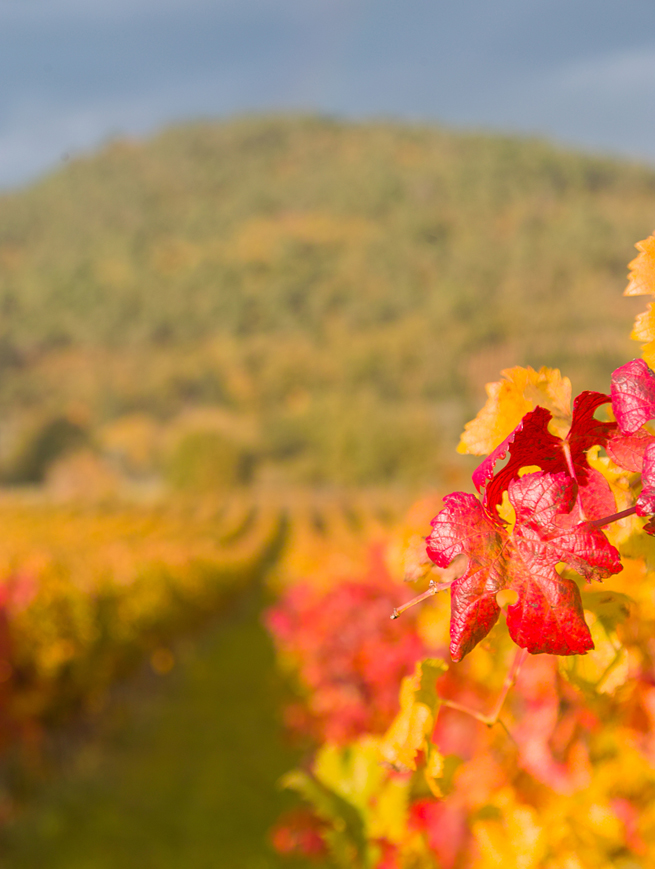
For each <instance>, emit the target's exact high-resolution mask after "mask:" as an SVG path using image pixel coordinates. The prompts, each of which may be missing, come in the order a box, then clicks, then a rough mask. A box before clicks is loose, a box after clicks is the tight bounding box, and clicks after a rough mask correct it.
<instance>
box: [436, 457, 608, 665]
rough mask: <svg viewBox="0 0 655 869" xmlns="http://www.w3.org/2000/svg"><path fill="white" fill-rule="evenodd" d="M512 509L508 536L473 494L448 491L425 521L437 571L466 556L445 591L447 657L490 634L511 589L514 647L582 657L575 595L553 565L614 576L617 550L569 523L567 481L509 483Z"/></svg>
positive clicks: (583, 629)
mask: <svg viewBox="0 0 655 869" xmlns="http://www.w3.org/2000/svg"><path fill="white" fill-rule="evenodd" d="M508 496H509V500H510V503H511V504H512V506H513V507H514V510H515V512H516V523H515V525H514V528H513V529H512V531H511V533H510V532H508V530H507V528H506V527H505V526H504V525H503V524H502V523H501V522H500V520H495V519H492V518H491V516H490V515H489V514H488V513H487V511H486V510H485V508H484V507H483V505H482V504H481V503H480V502H479V501H478V500H477V498H475V496H473V495H468V494H465V493H464V492H455V493H453V494H452V495H449V496H448V497H447V498H445V499H444V501H445V504H446V506H445V507H444V509H443V510H442V511H441V512H440V513H439V514H438V515H437V516H436V517H435V518H434V519H433V521H432V533H431V534H430V537H429V538H428V544H427V551H428V555H429V556H430V558H431V559H432V560H433V561H434V562H435V564H437V565H438V566H439V567H447V566H448V565H449V564H450V562H451V561H452V559H453V558H454V557H455V556H456V555H460V554H464V555H466V556H468V566H467V569H466V571H465V573H464V574H463V575H462V576H460V577H459V578H457V579H455V580H454V581H453V583H452V586H451V622H450V640H451V642H450V654H451V656H452V658H453V660H454V661H459V660H461V659H462V658H463V657H464V655H466V654H468V652H470V651H471V649H473V648H474V647H475V646H476V645H477V644H478V643H479V642H480V640H482V639H483V638H484V637H485V636H486V635H487V634H488V633H489V631H490V630H491V628H492V627H493V626H494V624H495V623H496V620H497V619H498V615H499V613H500V607H499V605H498V603H497V601H496V594H497V593H498V592H499V591H501V590H502V589H510V588H511V589H514V590H515V591H516V592H517V593H518V600H517V602H516V603H515V604H512V605H510V606H509V607H508V610H507V626H508V628H509V632H510V636H511V637H512V639H513V640H514V642H515V643H516V644H517V645H519V646H521V647H522V648H525V649H527V650H528V652H530V653H532V654H538V653H540V652H546V653H549V654H552V655H572V654H584V653H585V652H587V651H589V650H590V649H592V648H593V642H592V639H591V634H590V633H589V629H588V627H587V625H586V623H585V621H584V616H583V611H582V603H581V600H580V592H579V591H578V587H577V585H576V584H575V582H574V581H573V580H572V579H569V578H567V577H564V576H561V575H560V574H559V573H558V572H557V570H556V566H557V564H559V563H560V562H565V563H566V564H567V565H569V566H571V567H572V568H574V569H575V570H576V571H578V572H579V573H581V574H582V575H583V576H585V577H587V578H588V579H592V578H597V579H601V578H603V577H607V576H609V575H610V574H612V573H618V572H619V571H620V570H621V569H622V568H621V562H620V559H619V554H618V552H617V550H616V549H615V548H614V547H613V546H611V545H610V543H609V541H608V540H607V538H606V537H605V535H604V534H603V532H602V531H600V530H599V529H597V528H593V527H591V526H590V525H588V524H586V523H578V524H575V522H576V518H575V514H572V513H571V511H572V509H573V507H574V505H575V502H576V497H577V486H576V483H575V481H574V480H573V479H572V478H571V477H570V476H569V475H568V474H567V473H566V472H561V473H556V474H549V473H543V472H541V471H539V472H537V473H533V474H526V475H525V476H523V477H521V478H519V479H514V480H511V481H510V483H509V486H508Z"/></svg>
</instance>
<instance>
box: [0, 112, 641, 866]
mask: <svg viewBox="0 0 655 869" xmlns="http://www.w3.org/2000/svg"><path fill="white" fill-rule="evenodd" d="M654 226H655V170H653V169H649V168H645V167H642V166H639V165H633V164H629V163H627V162H620V161H617V160H610V159H605V158H601V157H591V156H586V155H583V154H577V153H572V152H568V151H565V150H561V149H558V148H555V147H554V146H552V145H549V144H547V143H544V142H541V141H530V140H525V139H518V138H512V137H502V136H490V135H473V134H463V133H454V132H450V131H447V130H443V129H439V128H435V127H420V126H409V125H407V126H401V125H397V124H391V123H377V124H346V123H341V122H337V121H334V120H330V119H326V118H316V117H289V118H279V117H276V118H265V117H264V118H256V117H253V118H243V119H239V120H234V121H230V122H220V123H218V122H217V123H204V124H195V125H192V126H186V127H179V128H176V129H171V130H168V131H166V132H163V133H161V134H160V135H158V136H157V137H155V138H153V139H151V140H149V141H146V142H137V141H116V142H113V143H111V144H108V145H107V146H106V147H105V148H104V149H102V150H101V151H100V152H99V153H97V154H95V155H93V156H90V157H88V158H84V159H78V160H76V161H74V162H72V163H71V164H69V165H67V166H66V167H65V168H62V169H60V170H59V171H57V172H55V173H53V174H50V175H48V176H47V177H45V178H43V179H42V180H41V181H39V182H38V183H36V184H34V185H33V186H31V187H29V188H27V189H24V190H20V191H17V192H14V193H11V194H5V195H3V196H2V197H0V406H1V408H2V413H1V414H0V483H1V484H2V488H1V489H0V524H1V527H2V528H3V529H4V530H3V532H2V535H1V536H0V578H1V579H2V584H1V587H0V749H2V751H3V752H4V754H2V755H0V828H1V830H0V844H1V846H2V860H3V861H4V862H3V865H7V866H16V867H19V866H21V867H22V866H25V867H28V866H36V865H43V863H44V861H45V862H46V863H47V864H48V865H52V866H59V865H61V866H66V867H67V869H74V867H80V869H82V867H85V869H86V867H97V869H102V867H104V866H115V865H119V864H120V865H125V866H131V865H134V866H137V865H138V866H139V867H141V866H153V867H165V866H169V865H170V866H180V865H184V866H188V867H190V869H193V867H198V869H199V867H205V866H207V867H209V866H212V867H213V866H216V865H220V866H221V867H226V869H232V867H234V869H237V867H238V869H242V867H253V869H256V867H259V869H261V867H273V866H278V865H279V861H278V858H277V857H275V856H274V855H273V854H272V853H271V852H270V850H267V849H266V846H265V844H264V842H265V838H266V828H267V826H268V825H269V824H270V823H271V822H272V821H273V820H274V819H275V817H276V815H277V813H278V812H279V810H280V808H281V807H282V806H284V805H285V800H286V798H285V797H284V796H282V795H280V794H279V792H277V791H276V788H275V780H276V778H277V777H278V776H279V774H280V773H282V772H283V771H284V770H286V769H288V768H289V767H290V766H292V765H293V764H294V763H295V762H296V761H297V751H296V749H293V748H292V747H290V746H289V745H288V744H287V743H285V741H284V739H283V737H282V736H281V733H280V730H279V728H278V726H277V725H278V724H279V722H278V721H277V718H276V714H277V713H276V711H275V709H276V705H275V704H276V699H275V698H276V697H277V696H278V693H276V692H278V689H279V684H278V680H277V679H276V676H275V674H274V664H273V656H272V650H271V648H270V644H269V642H268V640H267V639H266V637H265V636H264V634H263V633H262V630H261V627H260V625H259V622H258V619H259V612H260V609H261V603H262V597H261V595H262V591H261V586H262V583H264V580H266V581H267V582H268V584H269V588H274V589H276V588H279V587H280V586H281V585H284V584H289V583H291V582H294V581H297V580H298V579H303V578H307V577H308V576H310V577H311V578H312V580H313V581H315V582H318V583H331V582H333V581H334V579H335V577H343V576H347V575H356V574H357V571H359V572H360V573H361V571H362V570H364V569H365V568H364V566H363V565H365V564H366V559H367V557H368V556H367V553H368V548H369V547H370V545H371V542H375V541H377V542H378V543H379V541H380V540H382V539H384V538H385V535H387V536H388V533H389V527H391V526H392V525H393V523H394V522H397V521H398V520H399V517H400V516H401V515H402V513H403V511H404V510H405V509H406V508H407V506H408V505H409V503H410V501H411V500H412V499H414V498H416V497H418V496H420V495H422V494H423V493H425V492H426V491H434V490H437V491H438V490H439V489H440V488H441V489H443V487H445V486H448V488H455V487H457V486H461V485H463V484H464V485H465V482H464V483H463V482H462V480H463V479H464V478H463V476H462V475H463V471H464V470H465V469H466V468H467V467H468V465H466V464H462V463H463V462H464V459H463V458H462V457H458V456H457V455H456V454H455V452H454V448H455V445H456V442H457V436H458V434H459V431H460V429H461V426H462V424H463V423H464V422H465V421H466V419H468V418H470V417H471V416H472V415H473V414H474V413H475V412H476V411H477V409H478V407H479V404H480V401H481V399H482V398H483V397H484V384H485V382H487V381H489V380H495V379H498V375H499V372H500V370H501V369H502V368H504V367H508V366H511V365H528V364H529V365H533V366H535V367H539V366H541V365H550V366H555V367H560V368H561V369H562V371H563V373H565V374H567V375H568V376H570V377H571V378H572V380H573V386H574V389H575V390H576V391H579V390H581V389H583V388H596V389H601V390H603V391H604V390H605V389H607V386H608V375H609V373H610V371H611V370H612V368H613V367H616V366H618V365H620V364H622V363H623V362H625V361H626V359H628V358H630V357H632V356H634V355H635V350H636V348H635V345H634V344H631V342H630V340H629V337H628V336H629V332H630V328H631V323H632V320H633V318H634V315H635V313H636V312H637V311H639V310H640V309H641V308H642V307H643V304H642V302H641V300H639V299H636V300H635V299H624V298H622V297H621V290H622V288H623V286H624V280H625V273H626V265H627V263H628V261H629V260H630V259H632V258H633V255H634V248H633V245H634V243H635V242H636V241H637V240H639V239H642V238H644V237H645V236H647V235H648V234H649V233H650V232H651V231H652V230H653V227H654ZM235 601H236V603H235ZM349 617H350V614H348V613H344V618H349ZM190 637H194V638H195V639H194V641H193V642H191V641H190V640H189V638H190ZM185 644H186V645H185ZM144 661H145V662H146V663H145V669H144V668H143V666H142V665H143V662H144ZM139 666H142V669H141V671H139V672H140V675H138V676H137V677H136V679H137V681H136V682H135V683H133V686H132V688H129V687H128V688H125V687H123V688H119V689H115V687H114V686H115V685H116V684H117V683H121V682H122V680H124V677H125V676H126V675H127V674H129V673H134V672H135V671H137V670H138V668H139ZM153 674H154V675H153ZM159 677H166V678H167V679H168V680H169V681H168V687H167V688H165V689H164V688H163V687H161V686H162V684H163V683H162V682H161V680H160V682H159V683H157V680H158V679H159ZM153 680H154V682H153ZM164 681H166V680H164ZM155 683H157V684H158V685H159V687H157V686H156V684H155ZM71 721H73V722H76V724H75V727H78V728H81V730H82V737H80V734H79V732H78V731H75V730H73V731H70V730H68V731H65V730H62V727H63V726H64V725H67V726H70V722H71ZM80 722H82V724H81V723H80ZM84 722H86V723H84ZM89 722H90V723H89ZM67 723H68V724H67ZM62 733H64V734H67V735H63V736H62ZM80 745H82V748H81V749H80V748H79V746H80ZM251 749H252V750H251ZM53 771H54V772H55V775H54V777H53V776H52V775H51V773H52V772H53ZM44 781H45V782H48V781H49V782H50V783H49V784H47V785H45V784H43V782H44ZM153 782H154V783H155V785H153ZM181 794H184V796H185V797H188V798H189V800H190V803H189V806H190V807H189V809H188V811H187V810H185V811H181V810H180V795H181ZM153 843H155V844H153ZM53 854H55V855H56V858H55V857H53ZM217 854H220V855H221V856H220V859H218V858H217V856H216V855H217Z"/></svg>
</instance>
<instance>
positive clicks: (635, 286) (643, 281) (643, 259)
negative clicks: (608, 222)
mask: <svg viewBox="0 0 655 869" xmlns="http://www.w3.org/2000/svg"><path fill="white" fill-rule="evenodd" d="M635 247H636V248H637V250H638V251H639V256H637V257H635V258H634V259H633V260H632V262H631V263H629V264H628V268H629V269H630V274H629V275H628V286H627V287H626V288H625V290H624V292H623V295H624V296H646V295H648V294H649V293H650V294H651V295H653V296H655V233H653V235H650V236H649V237H648V238H645V239H643V241H638V242H637V244H636V245H635ZM650 340H652V339H650Z"/></svg>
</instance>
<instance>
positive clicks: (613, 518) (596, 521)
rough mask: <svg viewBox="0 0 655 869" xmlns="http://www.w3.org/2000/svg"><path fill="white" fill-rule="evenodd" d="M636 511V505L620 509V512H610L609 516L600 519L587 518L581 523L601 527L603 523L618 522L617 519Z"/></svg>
mask: <svg viewBox="0 0 655 869" xmlns="http://www.w3.org/2000/svg"><path fill="white" fill-rule="evenodd" d="M636 512H637V505H636V504H634V505H633V506H632V507H628V509H627V510H621V512H620V513H612V515H611V516H604V517H603V518H602V519H594V520H593V521H591V520H588V521H587V522H584V523H582V524H584V525H589V526H591V528H602V527H603V526H604V525H609V524H610V523H611V522H618V520H619V519H625V517H626V516H632V515H633V514H634V513H636Z"/></svg>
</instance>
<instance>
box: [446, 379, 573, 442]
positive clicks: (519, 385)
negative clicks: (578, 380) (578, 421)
mask: <svg viewBox="0 0 655 869" xmlns="http://www.w3.org/2000/svg"><path fill="white" fill-rule="evenodd" d="M501 374H502V375H503V378H504V379H503V380H498V381H496V382H494V383H488V384H487V387H486V389H487V395H488V396H489V397H488V398H487V402H486V404H485V405H484V407H483V408H482V410H481V411H480V412H479V413H478V415H477V416H476V417H475V419H474V420H472V421H471V422H468V423H467V424H466V426H465V427H464V433H463V435H462V438H461V440H460V442H459V446H458V447H457V452H459V453H472V454H473V455H474V456H482V455H486V454H488V453H491V452H493V450H495V448H496V447H497V446H498V444H500V443H502V442H503V441H504V440H505V438H506V437H507V435H508V434H510V432H512V431H513V430H514V429H515V428H516V426H517V425H518V424H519V423H520V421H521V420H522V419H523V417H524V416H525V414H526V413H528V412H529V411H531V410H534V409H535V407H537V406H540V407H544V408H546V410H550V412H551V413H552V415H553V419H554V421H555V424H556V427H559V428H562V429H566V430H568V426H569V425H570V422H571V381H570V380H569V379H568V377H562V375H561V374H560V372H559V370H558V369H557V368H546V367H543V368H540V369H539V371H535V370H534V368H530V367H528V368H521V367H520V366H516V367H515V368H506V369H505V370H504V371H501ZM558 423H559V426H558V425H557V424H558ZM558 433H559V432H558ZM563 433H566V432H565V431H564V432H563Z"/></svg>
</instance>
